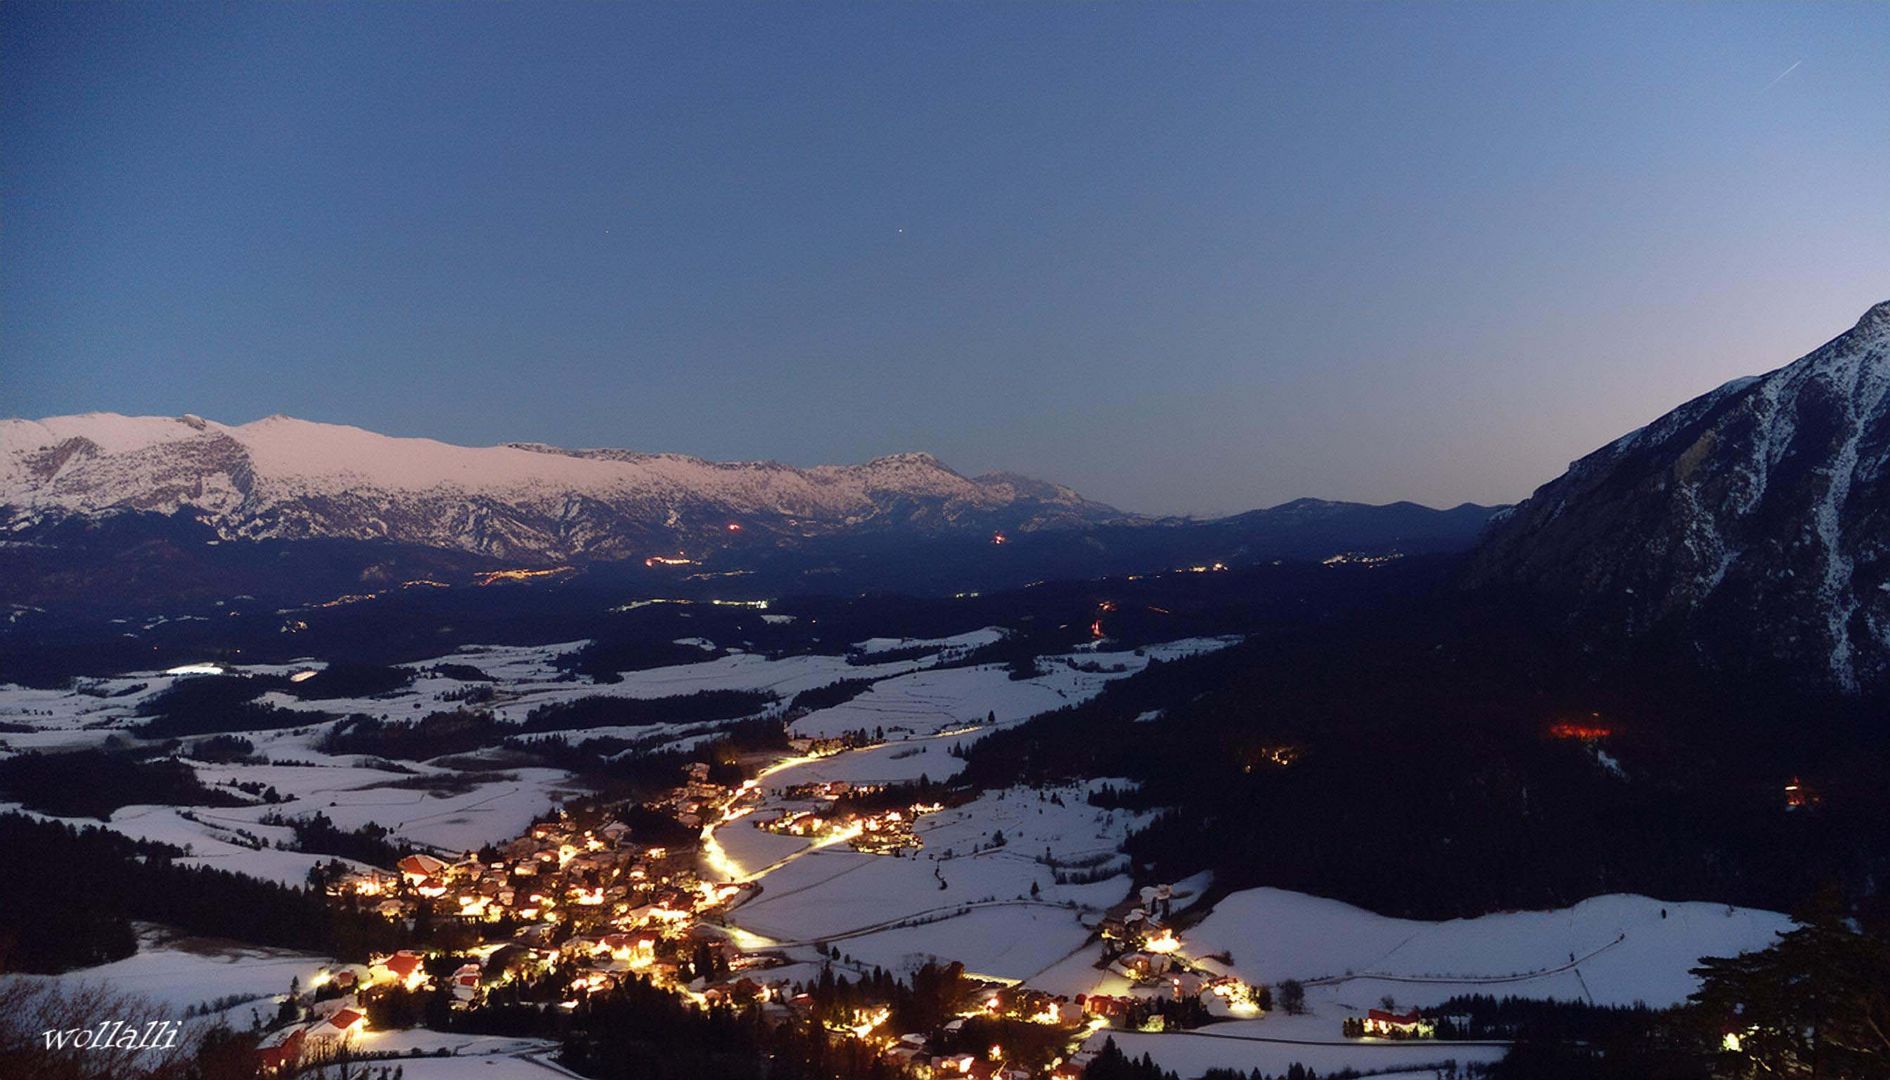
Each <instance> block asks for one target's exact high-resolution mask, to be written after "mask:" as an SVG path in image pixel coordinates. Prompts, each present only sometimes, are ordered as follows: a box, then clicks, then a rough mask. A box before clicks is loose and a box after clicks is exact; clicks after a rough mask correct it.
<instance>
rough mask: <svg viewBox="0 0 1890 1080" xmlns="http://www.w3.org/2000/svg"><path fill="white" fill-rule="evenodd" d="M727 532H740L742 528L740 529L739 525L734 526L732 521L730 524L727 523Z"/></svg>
mask: <svg viewBox="0 0 1890 1080" xmlns="http://www.w3.org/2000/svg"><path fill="white" fill-rule="evenodd" d="M728 531H729V532H741V531H742V527H741V526H740V525H737V524H735V523H734V522H733V521H731V522H729V523H728Z"/></svg>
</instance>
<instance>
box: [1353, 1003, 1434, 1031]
mask: <svg viewBox="0 0 1890 1080" xmlns="http://www.w3.org/2000/svg"><path fill="white" fill-rule="evenodd" d="M1358 1028H1359V1030H1360V1032H1361V1033H1362V1034H1363V1035H1365V1036H1369V1037H1377V1038H1384V1039H1428V1038H1431V1037H1432V1036H1434V1035H1436V1034H1437V1026H1436V1025H1435V1024H1433V1023H1432V1022H1431V1021H1429V1020H1426V1019H1424V1018H1423V1017H1422V1016H1419V1015H1418V1011H1417V1009H1416V1008H1413V1009H1411V1010H1410V1011H1409V1012H1402V1013H1395V1012H1388V1011H1386V1010H1384V1009H1371V1010H1368V1011H1367V1012H1366V1014H1365V1019H1364V1020H1363V1021H1360V1022H1358ZM1354 1037H1356V1036H1354Z"/></svg>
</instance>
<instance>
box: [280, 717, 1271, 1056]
mask: <svg viewBox="0 0 1890 1080" xmlns="http://www.w3.org/2000/svg"><path fill="white" fill-rule="evenodd" d="M841 745H842V743H841V742H839V741H826V742H823V743H822V744H820V745H818V746H815V745H812V744H803V745H802V746H800V747H799V748H798V749H799V750H801V751H802V752H803V753H802V756H799V757H796V758H794V759H791V760H792V761H795V762H804V761H809V760H813V759H814V758H816V757H819V756H822V753H825V754H831V753H833V752H836V751H838V750H839V749H840V748H841ZM811 751H819V752H820V753H814V752H811ZM776 767H777V768H778V767H780V766H779V764H777V766H776ZM710 771H711V770H710V768H709V766H707V765H706V764H702V763H697V764H694V765H692V766H690V767H689V768H688V770H687V779H686V781H685V782H684V783H683V784H681V785H680V786H678V787H676V788H674V789H671V790H669V791H667V792H664V793H662V794H661V795H659V796H658V797H656V798H653V799H650V800H648V801H646V802H643V803H641V804H639V805H638V806H637V810H638V811H639V812H640V813H643V814H649V813H655V814H660V815H661V816H662V817H663V818H664V819H667V820H668V821H671V822H673V823H674V824H675V825H676V826H679V827H680V828H681V829H682V830H688V831H690V832H697V831H699V839H698V840H697V842H695V843H687V844H677V845H668V846H659V845H654V844H650V843H645V842H643V841H640V840H639V839H638V838H637V836H636V830H635V829H633V827H632V826H630V825H629V824H626V823H625V822H624V821H623V820H619V818H618V817H617V816H616V813H617V812H621V811H622V810H623V807H622V806H619V807H616V808H608V807H581V808H569V807H568V808H566V809H565V810H562V811H560V812H558V813H556V814H555V815H553V816H550V817H548V818H547V819H546V820H542V821H540V822H538V823H536V824H534V825H533V826H532V828H531V829H530V830H529V831H528V832H527V833H526V834H525V835H522V836H519V837H517V838H515V839H513V840H511V841H509V842H507V843H504V844H501V845H496V846H488V847H487V848H486V849H484V850H482V851H480V852H474V853H468V854H466V855H465V856H463V857H461V858H458V859H451V860H449V859H445V858H440V857H436V856H433V855H428V854H423V853H414V854H409V855H406V856H404V857H403V858H401V859H400V860H399V862H398V864H397V865H396V867H395V868H394V870H393V871H392V872H384V871H377V870H360V871H354V872H350V873H347V874H345V875H342V876H339V877H336V878H334V879H333V880H332V881H331V883H330V885H329V888H328V893H329V896H330V901H331V903H333V904H336V905H340V906H343V907H347V908H351V909H356V910H363V911H371V912H374V913H376V914H378V915H380V916H382V917H384V918H386V919H389V920H393V921H396V922H398V923H399V924H400V925H402V926H405V927H407V928H409V929H411V930H413V931H415V937H416V938H418V937H420V936H421V932H422V931H424V932H425V934H426V936H427V937H428V941H427V943H426V944H425V945H420V944H416V945H415V946H414V947H413V948H411V949H403V950H398V951H395V952H392V953H389V954H381V955H376V956H374V957H373V958H372V962H371V963H368V964H365V965H343V966H335V967H332V968H330V969H327V970H325V971H324V972H323V973H322V974H321V975H320V976H319V977H318V978H317V980H316V984H315V985H313V986H310V987H308V988H306V990H307V993H306V1016H305V1019H304V1020H303V1021H302V1022H299V1023H297V1024H293V1025H290V1026H288V1027H284V1028H280V1029H278V1030H276V1031H274V1032H272V1033H271V1034H270V1035H269V1036H268V1037H267V1038H266V1039H265V1040H264V1043H263V1046H262V1048H261V1050H260V1054H261V1060H262V1064H263V1066H264V1068H265V1071H272V1072H279V1073H281V1074H283V1075H287V1074H289V1073H290V1072H292V1071H294V1070H295V1069H297V1068H301V1067H306V1065H307V1064H308V1063H309V1062H311V1061H318V1060H331V1059H338V1058H339V1059H345V1058H348V1057H351V1056H353V1057H363V1058H372V1057H373V1056H374V1040H375V1034H376V1032H377V1031H380V1030H384V1029H388V1030H391V1029H394V1028H398V1027H399V1026H402V1025H403V1023H412V1022H416V1021H420V1020H423V1019H425V1020H427V1021H428V1022H437V1020H438V1017H437V1016H435V1017H431V1018H428V1017H425V1016H424V1009H425V1008H426V1006H424V1005H422V1006H420V1008H421V1010H422V1014H421V1015H414V1014H413V1008H414V1005H413V1003H414V1002H416V1001H418V1002H440V1001H445V1002H448V1003H449V1005H448V1006H447V1007H448V1008H449V1009H450V1010H452V1011H453V1012H456V1013H457V1012H470V1011H476V1010H479V1009H481V1008H483V1007H487V1006H492V1005H496V1004H497V1003H500V1002H505V1003H508V1004H517V1003H520V1002H529V1003H531V1004H532V1005H533V1006H534V1007H536V1008H538V1009H540V1010H544V1011H550V1010H562V1011H565V1012H572V1011H574V1010H577V1009H578V1008H579V1007H580V1005H581V1003H582V1002H584V1001H585V1000H586V999H587V998H588V997H589V996H590V995H594V994H598V993H600V992H604V991H607V990H609V989H611V988H612V987H615V986H617V985H619V984H622V983H624V982H625V981H626V980H638V981H641V982H643V983H645V984H647V985H649V986H651V987H655V988H659V989H661V990H663V991H667V992H669V993H672V994H674V995H676V996H677V997H678V998H679V999H683V1000H686V1001H688V1002H690V1003H693V1004H694V1005H695V1006H696V1007H698V1008H705V1009H706V1008H713V1007H718V1006H727V1007H731V1008H734V1009H738V1010H746V1009H756V1010H760V1012H761V1014H762V1015H763V1017H764V1018H766V1019H769V1020H771V1021H774V1022H792V1023H801V1024H806V1025H811V1026H813V1027H815V1028H818V1029H820V1030H824V1031H825V1032H826V1036H827V1038H828V1039H829V1040H831V1041H834V1042H836V1043H853V1044H856V1045H857V1046H858V1047H864V1048H869V1049H870V1050H871V1051H872V1052H873V1053H875V1054H877V1055H878V1056H880V1057H881V1058H882V1059H883V1060H884V1062H885V1063H886V1064H887V1066H888V1067H889V1068H894V1069H895V1070H897V1071H899V1072H900V1073H903V1074H904V1075H910V1076H914V1077H959V1076H967V1077H978V1078H1004V1080H1029V1078H1036V1077H1060V1078H1073V1077H1077V1076H1081V1075H1082V1072H1083V1068H1084V1066H1085V1064H1086V1063H1087V1061H1088V1060H1089V1059H1090V1058H1092V1057H1093V1056H1094V1051H1093V1049H1091V1050H1088V1051H1086V1050H1084V1049H1082V1047H1083V1046H1084V1044H1085V1041H1086V1040H1087V1039H1088V1038H1089V1037H1090V1036H1091V1035H1093V1034H1095V1033H1097V1032H1099V1031H1102V1030H1104V1029H1107V1028H1111V1027H1113V1028H1118V1029H1124V1030H1135V1031H1144V1032H1159V1031H1163V1030H1178V1029H1182V1028H1193V1027H1196V1026H1199V1025H1201V1024H1204V1023H1209V1022H1212V1021H1214V1020H1217V1019H1230V1018H1243V1019H1245V1018H1254V1017H1258V1016H1260V1015H1262V1014H1263V1012H1264V1010H1265V1009H1267V1008H1268V1007H1270V1005H1271V998H1270V995H1269V993H1268V991H1267V990H1266V989H1265V988H1263V987H1255V986H1250V985H1248V984H1246V983H1243V982H1242V981H1241V980H1240V979H1239V978H1237V977H1236V976H1235V975H1234V974H1233V973H1232V971H1231V970H1230V969H1229V967H1228V966H1227V965H1226V964H1224V963H1221V962H1219V961H1217V960H1216V959H1215V958H1213V957H1192V956H1190V955H1188V954H1187V952H1186V951H1185V949H1184V945H1183V940H1182V938H1181V937H1180V936H1179V935H1178V933H1177V932H1176V930H1175V929H1174V928H1173V927H1172V926H1171V925H1169V921H1170V916H1171V908H1172V904H1173V901H1174V898H1175V897H1174V893H1173V891H1172V888H1171V887H1170V886H1167V885H1161V886H1150V887H1144V888H1142V889H1140V890H1139V891H1138V892H1137V893H1135V894H1134V895H1132V896H1131V897H1130V898H1128V899H1127V900H1124V901H1123V902H1122V903H1120V904H1118V905H1117V906H1116V907H1115V908H1112V909H1110V910H1109V911H1108V912H1107V913H1105V914H1104V915H1103V916H1102V917H1101V918H1100V919H1099V920H1097V921H1096V924H1095V926H1094V927H1093V935H1092V936H1093V939H1095V940H1099V941H1100V942H1101V943H1102V957H1103V960H1102V963H1101V964H1100V965H1099V970H1098V971H1097V973H1096V975H1097V981H1098V982H1099V983H1101V982H1103V981H1108V982H1110V983H1111V984H1112V985H1117V986H1127V987H1128V989H1127V990H1126V991H1124V992H1119V993H1090V994H1074V995H1066V994H1050V993H1045V992H1043V991H1039V990H1036V989H1033V988H1031V987H1029V986H1027V985H1024V984H1021V983H1018V982H1017V981H1016V980H1014V979H1003V978H997V977H980V976H978V975H975V974H972V973H969V972H966V971H965V970H964V968H963V965H960V964H955V963H954V964H949V965H944V966H940V967H938V968H936V969H934V968H930V967H928V970H927V972H924V973H921V974H919V975H915V976H914V978H915V979H918V980H925V979H928V978H929V979H930V980H932V985H933V986H934V987H935V988H936V987H943V988H945V989H943V990H942V991H939V993H940V995H941V996H940V1000H942V1001H943V1002H944V1011H942V1012H940V1013H938V1014H937V1016H936V1017H934V1019H935V1020H936V1021H937V1022H936V1023H932V1024H930V1025H929V1028H928V1029H926V1030H902V1029H901V1024H900V1021H901V1019H904V1017H902V1016H900V1015H899V1014H898V1013H897V1012H896V1011H895V1002H894V1001H893V1000H891V999H892V997H894V996H896V995H893V994H885V993H881V992H880V991H881V990H882V989H883V988H884V985H885V984H882V983H880V982H878V981H877V980H869V979H868V978H867V977H866V976H865V975H861V976H860V978H859V979H858V981H857V983H856V984H849V983H848V982H847V980H846V977H845V974H844V971H842V972H841V973H840V974H841V977H840V979H839V980H838V982H837V983H836V981H835V979H834V974H835V972H834V971H833V970H831V969H830V968H829V967H828V966H827V965H826V964H825V963H824V962H823V964H822V965H820V966H819V967H818V968H816V967H815V966H813V965H809V964H807V963H805V962H804V961H799V962H797V961H795V960H793V959H791V958H790V957H789V955H788V954H787V952H786V951H785V949H784V947H782V946H781V944H779V943H776V942H774V941H771V940H769V939H767V938H764V937H761V936H760V935H757V934H754V933H751V932H748V931H745V930H742V929H740V928H738V927H735V926H732V925H730V922H729V920H728V918H727V916H728V915H729V913H730V912H731V911H733V910H734V909H736V908H738V907H740V906H741V905H742V904H743V903H745V902H747V901H748V900H749V899H750V898H751V897H752V896H754V895H755V894H757V893H758V892H759V891H760V887H759V885H758V883H756V882H755V881H754V880H752V879H751V877H750V875H748V874H746V873H745V872H744V871H743V868H742V867H740V866H738V865H736V864H734V863H733V862H732V861H730V860H729V858H728V857H727V855H726V854H725V853H724V852H723V851H722V848H721V845H720V844H719V843H718V842H717V841H716V840H715V835H714V834H715V831H716V829H717V828H718V827H724V826H728V827H736V828H743V827H751V828H756V829H760V830H762V831H764V832H770V833H777V834H784V835H789V836H795V837H801V838H804V839H808V840H811V841H813V843H814V845H815V846H816V847H824V846H829V845H839V844H844V845H846V846H847V847H848V848H850V849H851V850H853V851H856V852H862V853H866V854H873V855H885V856H889V857H898V856H902V855H903V856H906V857H912V856H913V855H914V854H915V853H916V852H917V851H918V850H919V849H920V848H922V847H923V840H922V839H921V838H920V836H919V835H918V834H917V833H915V831H914V829H913V826H914V823H915V822H917V821H919V820H920V819H922V818H924V817H925V816H927V815H930V814H934V813H937V812H939V811H940V810H941V809H942V807H941V806H940V805H938V804H936V803H931V804H914V805H910V806H901V807H890V808H882V809H872V810H850V809H847V808H846V806H847V804H848V800H849V798H850V799H852V800H859V799H861V798H862V797H866V796H873V795H877V794H880V793H881V792H882V788H881V786H878V785H870V784H862V785H853V784H848V783H845V782H822V783H811V784H809V783H802V784H793V785H788V786H785V787H780V788H776V789H772V790H770V791H767V792H766V794H767V795H768V796H770V798H768V799H766V800H764V789H763V787H762V785H761V782H760V780H758V779H746V780H743V781H741V782H740V783H739V784H738V785H736V786H728V785H724V784H719V783H716V782H713V781H711V780H710ZM767 772H768V770H764V771H763V774H762V776H763V778H765V776H766V775H767ZM764 802H765V805H764ZM625 816H629V815H625ZM705 872H706V873H709V874H710V875H712V876H708V877H705V876H703V874H704V873H705ZM822 948H823V953H822V955H823V956H825V955H827V954H826V952H825V951H824V947H822ZM831 955H832V956H834V957H838V956H839V950H838V949H837V948H836V949H833V950H832V953H831ZM796 976H798V977H796ZM836 987H837V989H836ZM432 1007H433V1008H435V1009H437V1008H438V1007H439V1006H438V1005H437V1004H435V1005H433V1006H432ZM973 1042H975V1043H976V1044H977V1045H975V1046H973V1045H971V1044H972V1043H973Z"/></svg>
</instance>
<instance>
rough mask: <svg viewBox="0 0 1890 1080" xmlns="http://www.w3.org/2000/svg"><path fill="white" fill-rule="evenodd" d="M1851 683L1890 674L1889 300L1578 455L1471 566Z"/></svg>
mask: <svg viewBox="0 0 1890 1080" xmlns="http://www.w3.org/2000/svg"><path fill="white" fill-rule="evenodd" d="M1465 581H1466V583H1467V584H1469V585H1471V586H1473V587H1477V586H1495V585H1522V586H1525V587H1528V588H1531V589H1534V590H1537V591H1540V592H1543V593H1547V594H1550V595H1553V596H1555V597H1558V598H1560V599H1562V600H1563V601H1566V602H1567V603H1568V604H1569V605H1570V610H1571V614H1572V617H1573V618H1574V619H1575V620H1576V621H1578V622H1582V623H1585V624H1589V625H1592V626H1594V627H1597V628H1600V629H1602V630H1604V631H1607V632H1613V633H1617V634H1622V635H1625V636H1627V637H1639V636H1643V635H1646V634H1649V633H1653V632H1656V631H1658V630H1662V629H1671V630H1675V631H1679V632H1680V636H1681V637H1682V638H1683V639H1685V640H1691V641H1694V642H1696V643H1697V645H1698V647H1699V648H1700V649H1701V650H1702V651H1704V652H1705V653H1706V654H1707V655H1708V656H1709V657H1711V658H1713V659H1715V660H1716V661H1720V662H1730V663H1738V664H1746V663H1758V664H1761V665H1779V666H1782V667H1783V668H1784V669H1786V670H1787V671H1795V672H1799V673H1803V674H1807V675H1808V676H1809V677H1810V678H1811V679H1812V680H1813V681H1818V682H1823V683H1827V684H1830V685H1832V686H1835V687H1836V688H1838V689H1841V690H1845V691H1853V692H1854V691H1858V690H1863V689H1870V688H1875V687H1881V686H1884V685H1885V684H1886V683H1887V682H1890V301H1886V302H1884V303H1880V304H1877V305H1875V306H1873V307H1871V308H1870V309H1869V310H1868V311H1866V312H1865V313H1864V315H1863V316H1862V317H1861V318H1860V319H1859V320H1858V321H1857V323H1856V324H1855V325H1854V326H1852V327H1851V328H1850V329H1849V330H1846V331H1845V332H1844V333H1842V334H1839V335H1838V336H1836V337H1834V338H1832V339H1831V340H1830V341H1828V342H1826V343H1825V344H1823V345H1821V346H1819V347H1818V348H1816V349H1814V350H1812V351H1811V352H1809V353H1807V354H1805V355H1804V356H1802V357H1800V358H1798V359H1797V360H1794V361H1792V362H1791V363H1789V364H1786V365H1784V366H1782V367H1779V368H1776V369H1774V370H1772V371H1770V372H1766V373H1764V374H1762V375H1757V376H1748V377H1744V378H1739V379H1734V380H1731V381H1729V382H1727V383H1724V384H1722V385H1721V386H1718V387H1716V388H1714V389H1713V390H1710V391H1708V392H1706V393H1705V394H1702V395H1700V396H1699V397H1696V398H1694V399H1692V400H1691V401H1688V402H1686V403H1684V404H1682V405H1680V406H1679V407H1677V408H1675V409H1673V410H1672V411H1670V412H1668V413H1667V414H1666V415H1664V416H1662V417H1660V418H1658V419H1656V420H1655V421H1653V422H1652V423H1650V424H1647V425H1645V426H1643V427H1641V428H1638V429H1636V430H1634V431H1631V432H1628V433H1627V434H1625V435H1623V436H1621V437H1620V438H1619V439H1616V440H1614V441H1613V442H1611V443H1609V444H1607V445H1606V446H1603V447H1601V448H1600V449H1598V450H1596V451H1594V452H1593V453H1590V454H1588V455H1586V456H1584V457H1582V458H1580V459H1578V460H1576V461H1575V462H1573V463H1571V464H1570V466H1569V468H1568V470H1567V471H1566V472H1564V473H1563V474H1562V475H1561V476H1560V477H1557V478H1556V479H1554V480H1552V481H1550V482H1549V483H1547V484H1544V485H1543V486H1542V487H1540V488H1538V489H1537V490H1536V491H1535V493H1534V494H1532V495H1531V496H1530V497H1529V498H1528V499H1525V500H1524V501H1523V502H1521V503H1519V504H1517V505H1516V507H1514V508H1513V509H1512V510H1509V511H1507V512H1504V513H1501V514H1499V515H1497V516H1496V517H1495V518H1494V519H1493V521H1492V523H1491V525H1490V527H1489V530H1488V532H1487V533H1486V534H1485V537H1484V539H1483V541H1482V543H1481V544H1480V545H1479V546H1478V548H1477V549H1476V552H1475V554H1474V555H1473V556H1472V560H1471V563H1470V565H1469V566H1468V568H1467V570H1466V574H1465Z"/></svg>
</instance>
